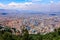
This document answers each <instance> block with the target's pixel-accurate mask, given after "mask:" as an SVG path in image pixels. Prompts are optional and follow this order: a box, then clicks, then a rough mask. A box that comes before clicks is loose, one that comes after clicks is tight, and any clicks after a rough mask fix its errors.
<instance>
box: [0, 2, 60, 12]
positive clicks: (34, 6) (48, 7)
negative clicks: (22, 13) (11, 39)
mask: <svg viewBox="0 0 60 40" xmlns="http://www.w3.org/2000/svg"><path fill="white" fill-rule="evenodd" d="M0 8H3V9H20V10H33V11H40V12H52V11H53V12H59V11H60V2H59V3H56V4H55V3H52V4H39V3H33V2H25V3H15V2H11V3H9V4H7V5H4V4H2V3H0Z"/></svg>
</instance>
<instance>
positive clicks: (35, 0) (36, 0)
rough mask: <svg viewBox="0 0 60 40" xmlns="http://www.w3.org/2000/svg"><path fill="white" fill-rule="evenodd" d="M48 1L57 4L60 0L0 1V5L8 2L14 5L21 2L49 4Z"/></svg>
mask: <svg viewBox="0 0 60 40" xmlns="http://www.w3.org/2000/svg"><path fill="white" fill-rule="evenodd" d="M50 1H53V2H55V3H57V2H59V1H60V0H0V3H3V4H8V3H10V2H16V3H21V2H36V3H50Z"/></svg>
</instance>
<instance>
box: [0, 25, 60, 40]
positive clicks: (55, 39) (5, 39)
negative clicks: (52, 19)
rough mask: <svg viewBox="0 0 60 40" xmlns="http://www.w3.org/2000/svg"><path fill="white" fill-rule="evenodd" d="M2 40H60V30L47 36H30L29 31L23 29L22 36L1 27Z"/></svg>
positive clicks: (0, 35)
mask: <svg viewBox="0 0 60 40" xmlns="http://www.w3.org/2000/svg"><path fill="white" fill-rule="evenodd" d="M2 29H4V30H2ZM14 31H15V32H16V29H14ZM0 40H60V28H59V29H55V30H54V32H50V33H47V34H45V35H40V34H29V33H28V30H27V29H23V30H22V34H21V35H13V34H12V30H11V28H8V27H5V28H3V27H2V26H0Z"/></svg>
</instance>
